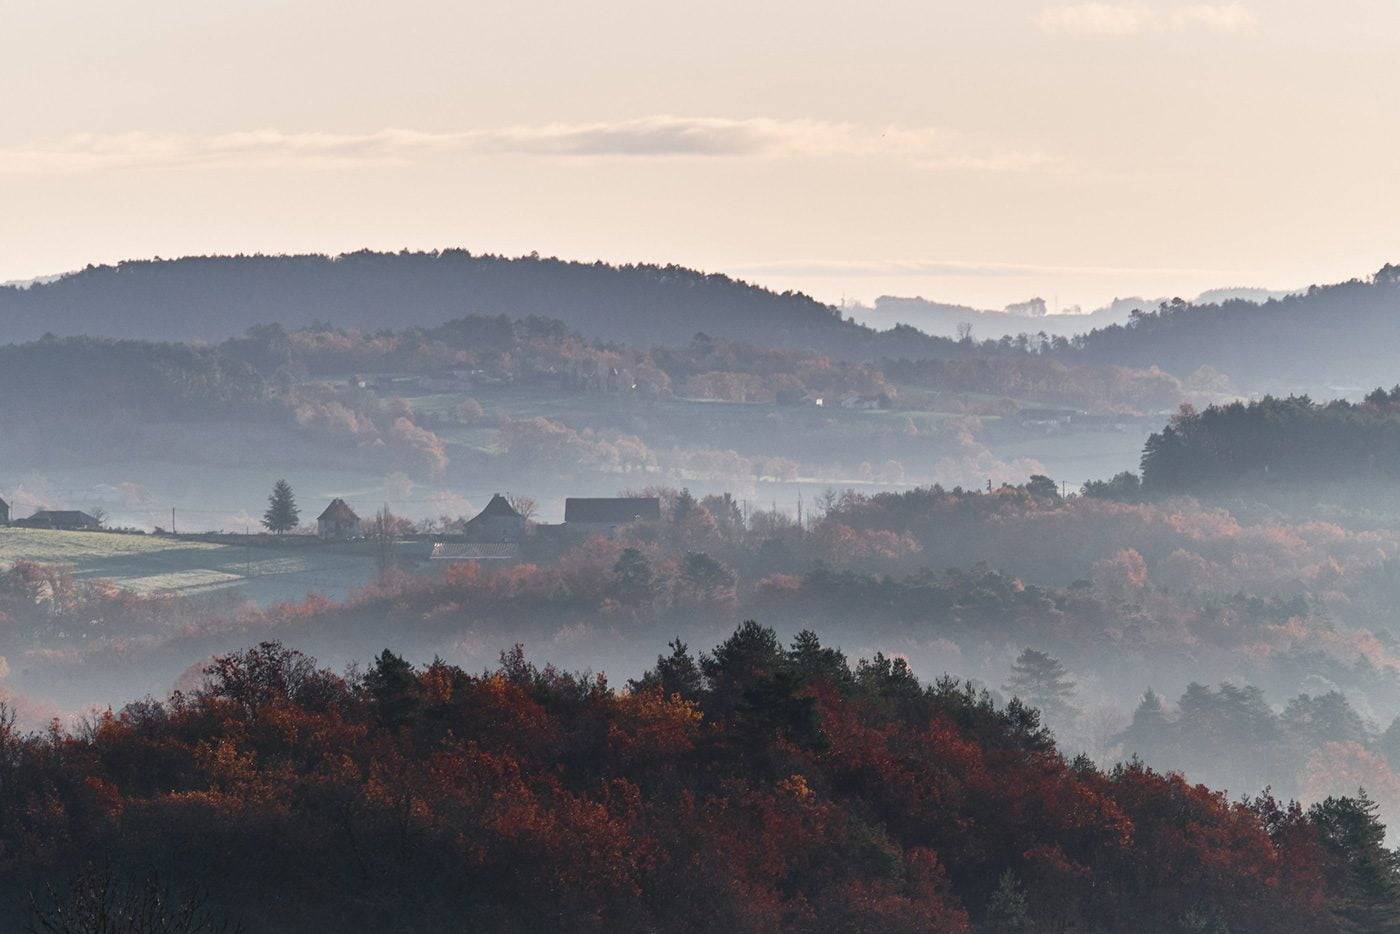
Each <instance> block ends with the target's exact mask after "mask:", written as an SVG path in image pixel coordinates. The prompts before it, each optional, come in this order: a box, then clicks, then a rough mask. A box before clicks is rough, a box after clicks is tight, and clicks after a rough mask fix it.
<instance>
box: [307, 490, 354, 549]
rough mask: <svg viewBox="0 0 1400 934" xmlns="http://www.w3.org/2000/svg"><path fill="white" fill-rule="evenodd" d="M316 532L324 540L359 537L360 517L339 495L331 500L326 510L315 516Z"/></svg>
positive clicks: (341, 540) (343, 539)
mask: <svg viewBox="0 0 1400 934" xmlns="http://www.w3.org/2000/svg"><path fill="white" fill-rule="evenodd" d="M316 534H317V535H318V536H320V537H321V538H323V539H325V540H326V541H335V542H343V541H348V540H349V539H352V538H359V537H360V517H359V516H357V515H355V510H353V509H351V508H350V504H349V503H347V502H346V501H345V500H343V499H341V498H340V497H336V498H335V499H333V500H331V504H330V505H329V506H327V507H326V511H325V512H323V513H321V514H320V515H319V516H317V517H316Z"/></svg>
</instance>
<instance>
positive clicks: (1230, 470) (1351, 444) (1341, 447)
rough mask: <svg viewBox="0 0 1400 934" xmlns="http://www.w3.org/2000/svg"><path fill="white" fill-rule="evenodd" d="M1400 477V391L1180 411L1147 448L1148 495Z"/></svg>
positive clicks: (1145, 480) (1145, 479)
mask: <svg viewBox="0 0 1400 934" xmlns="http://www.w3.org/2000/svg"><path fill="white" fill-rule="evenodd" d="M1397 473H1400V386H1397V387H1395V388H1394V389H1391V390H1389V391H1387V390H1385V389H1377V390H1375V391H1373V392H1371V393H1370V394H1369V395H1367V396H1366V398H1365V399H1364V400H1363V401H1361V402H1348V401H1346V400H1340V399H1339V400H1334V401H1332V402H1326V403H1318V402H1314V401H1312V400H1311V399H1309V398H1308V397H1306V396H1289V397H1287V398H1276V397H1273V396H1266V397H1264V398H1263V399H1258V400H1255V401H1252V402H1248V403H1245V402H1233V403H1230V404H1229V405H1212V406H1209V407H1208V408H1206V409H1204V410H1202V411H1199V412H1197V411H1196V410H1194V409H1191V408H1189V407H1187V408H1184V409H1182V410H1181V411H1180V412H1178V413H1177V414H1176V415H1175V416H1174V417H1173V418H1172V420H1171V423H1170V424H1168V425H1166V426H1165V427H1164V428H1163V429H1162V430H1161V431H1160V432H1157V433H1156V434H1153V435H1152V436H1151V437H1150V438H1149V439H1148V441H1147V445H1146V447H1145V448H1144V449H1143V455H1142V484H1143V489H1144V490H1146V491H1148V492H1173V491H1180V490H1210V489H1221V488H1229V487H1240V486H1243V485H1247V484H1256V483H1260V482H1283V481H1308V482H1324V481H1356V480H1375V479H1393V478H1394V477H1395V476H1396V475H1397Z"/></svg>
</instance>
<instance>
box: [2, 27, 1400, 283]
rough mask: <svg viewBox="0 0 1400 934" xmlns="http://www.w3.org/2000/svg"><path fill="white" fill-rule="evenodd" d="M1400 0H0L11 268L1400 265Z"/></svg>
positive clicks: (1208, 277)
mask: <svg viewBox="0 0 1400 934" xmlns="http://www.w3.org/2000/svg"><path fill="white" fill-rule="evenodd" d="M1397 61H1400V4H1397V3H1395V2H1394V0H1366V2H1358V0H1333V2H1327V3H1323V2H1300V0H1253V2H1241V3H1219V4H1212V3H1181V2H1167V0H1156V2H1143V3H1112V2H1108V3H1054V2H1051V3H1039V2H1023V0H997V2H994V3H974V2H968V0H961V2H956V3H954V2H944V0H925V2H918V3H915V2H871V3H864V4H857V3H851V2H848V0H847V2H839V3H837V2H829V0H803V2H801V3H798V2H785V0H784V2H772V0H769V2H763V3H754V2H752V0H748V2H743V3H739V2H729V0H713V2H710V3H708V4H702V5H696V4H680V3H666V2H660V3H658V2H656V0H650V2H622V0H592V2H588V3H578V2H553V3H539V2H530V0H510V2H448V0H396V2H394V3H386V2H383V0H374V2H367V0H338V2H329V0H319V2H307V0H302V2H294V0H286V2H272V0H238V2H231V3H226V2H221V3H212V2H191V0H181V2H178V3H177V2H141V0H126V2H123V3H95V2H88V3H81V2H80V3H53V2H42V0H0V102H3V105H4V116H5V119H4V120H3V122H0V280H3V279H11V278H22V277H29V276H34V275H39V274H45V273H51V272H57V271H62V270H67V269H71V268H75V267H78V266H81V265H83V264H85V263H87V262H96V261H110V260H116V259H120V258H125V257H144V256H152V255H162V256H175V255H180V254H184V253H191V252H233V251H265V252H276V251H312V250H315V251H340V250H348V249H355V248H359V247H364V246H369V247H374V248H383V249H397V248H400V247H405V246H407V247H414V248H426V247H437V246H464V247H467V248H469V249H472V250H476V251H492V252H504V253H524V252H529V251H531V250H537V251H539V252H540V253H543V254H553V255H559V256H565V257H571V258H589V259H591V258H599V257H600V258H604V259H609V260H621V261H625V260H634V259H636V260H655V261H674V262H679V263H684V264H687V265H694V266H699V267H701V268H704V269H709V270H719V271H726V272H733V273H737V274H740V275H742V276H744V277H746V278H749V279H752V280H755V281H758V282H762V283H764V284H768V285H772V286H775V287H779V288H801V289H804V290H806V291H809V292H812V293H813V294H816V295H818V296H819V297H821V298H824V299H829V300H836V299H839V298H840V297H841V296H842V295H848V296H851V297H855V298H861V299H870V298H873V297H874V296H875V295H878V294H881V293H885V292H888V293H894V294H923V295H926V296H928V297H937V298H940V299H944V300H956V301H966V302H972V303H977V304H995V305H1001V304H1005V303H1007V302H1010V301H1013V300H1020V299H1024V298H1026V297H1028V296H1030V295H1032V294H1035V293H1040V294H1043V295H1044V296H1045V297H1046V298H1047V299H1048V300H1052V301H1053V300H1055V299H1056V298H1058V300H1059V302H1060V304H1061V305H1068V304H1071V303H1081V304H1084V305H1086V306H1087V305H1090V304H1093V303H1097V302H1100V301H1103V300H1105V299H1107V298H1109V297H1111V296H1113V295H1115V294H1120V295H1123V294H1130V293H1142V294H1155V293H1172V294H1192V293H1194V292H1196V291H1199V290H1201V289H1203V288H1206V287H1210V286H1226V285H1256V284H1257V285H1269V286H1274V287H1291V286H1295V285H1300V284H1305V283H1309V282H1314V281H1328V280H1336V279H1344V278H1349V277H1351V276H1354V275H1364V274H1367V273H1369V272H1371V271H1373V270H1374V269H1376V268H1377V267H1379V266H1380V265H1381V264H1382V263H1384V262H1385V261H1387V260H1400V211H1397V210H1396V206H1397V205H1400V168H1397V166H1400V158H1397V156H1400V69H1397V68H1396V65H1395V63H1396V62H1397Z"/></svg>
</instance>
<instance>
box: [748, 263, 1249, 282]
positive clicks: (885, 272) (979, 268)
mask: <svg viewBox="0 0 1400 934" xmlns="http://www.w3.org/2000/svg"><path fill="white" fill-rule="evenodd" d="M726 269H727V271H729V272H733V273H735V274H736V275H776V276H811V277H815V276H835V277H840V278H859V277H865V276H869V277H872V278H898V277H903V276H909V277H927V276H939V277H958V276H961V277H968V278H1002V277H1007V278H1015V277H1022V276H1046V275H1079V276H1096V277H1114V276H1127V277H1140V276H1146V275H1173V276H1184V275H1226V274H1231V273H1230V272H1229V271H1228V270H1220V269H1174V268H1161V267H1154V268H1145V267H1128V266H1043V265H1031V264H1025V263H997V262H964V261H960V260H935V259H881V260H784V261H776V262H767V263H750V264H746V265H739V266H732V267H726Z"/></svg>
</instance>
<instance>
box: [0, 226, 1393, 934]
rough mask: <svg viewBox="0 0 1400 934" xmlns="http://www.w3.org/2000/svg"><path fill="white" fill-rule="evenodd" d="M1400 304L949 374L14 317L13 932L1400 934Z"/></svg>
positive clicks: (595, 314)
mask: <svg viewBox="0 0 1400 934" xmlns="http://www.w3.org/2000/svg"><path fill="white" fill-rule="evenodd" d="M233 283H237V286H234V285H233ZM250 296H260V298H257V299H254V298H252V297H250ZM1397 303H1400V277H1398V276H1397V275H1396V274H1395V272H1394V270H1393V269H1392V268H1391V267H1386V268H1385V269H1382V270H1381V271H1380V272H1378V273H1376V274H1375V275H1374V276H1370V277H1367V278H1366V279H1364V280H1356V281H1352V282H1348V283H1343V284H1341V285H1336V286H1319V287H1314V288H1311V289H1307V290H1303V291H1299V292H1294V293H1277V294H1255V295H1249V296H1246V297H1240V296H1238V295H1233V294H1230V295H1227V294H1223V293H1222V295H1221V296H1219V300H1218V301H1211V300H1207V299H1202V300H1200V301H1198V302H1194V303H1189V302H1181V301H1177V302H1162V303H1160V304H1159V305H1158V306H1157V307H1155V308H1144V309H1136V310H1133V311H1132V312H1131V313H1130V314H1125V315H1120V316H1119V317H1120V319H1121V320H1116V321H1111V322H1107V323H1105V322H1104V321H1101V320H1099V319H1100V316H1099V315H1097V314H1096V315H1095V316H1094V318H1095V323H1096V325H1098V326H1096V327H1092V328H1089V329H1088V330H1081V331H1076V332H1074V333H1072V334H1066V333H1065V332H1064V328H1067V327H1069V325H1068V324H1064V323H1063V322H1057V323H1056V326H1055V327H1050V326H1049V324H1047V327H1048V328H1049V330H1041V331H1040V332H1039V333H1036V332H1033V331H1032V330H1031V329H1032V328H1034V327H1035V324H1036V322H1037V320H1039V319H1038V318H1036V317H1033V316H1026V315H1024V314H1023V315H1022V318H1021V319H1020V320H1021V321H1022V322H1023V323H1024V324H1025V327H1026V330H1024V331H1021V332H1017V333H1016V334H1015V335H1011V334H1009V333H1008V334H1005V335H1001V336H996V337H990V336H989V337H986V338H980V337H979V336H978V335H977V333H976V328H977V327H978V326H983V325H985V323H986V320H987V319H986V318H985V315H986V314H990V313H982V312H976V311H975V310H973V309H966V313H967V314H968V315H972V317H966V318H965V319H959V320H958V321H957V322H954V323H957V324H959V325H960V326H959V327H957V328H956V331H955V333H953V334H952V335H951V336H949V335H948V334H946V333H942V334H941V336H940V334H939V333H928V332H924V331H921V330H918V329H916V328H915V327H913V326H911V325H909V324H905V323H893V324H891V323H889V322H884V324H885V325H887V326H885V327H884V329H883V330H881V329H879V327H878V325H880V324H881V322H875V324H876V325H877V326H871V325H869V324H863V323H859V322H857V321H856V320H853V319H851V318H847V317H845V316H844V315H843V313H842V311H841V310H839V309H835V308H831V307H828V306H825V305H822V304H820V303H818V302H815V301H813V300H811V299H808V298H806V297H805V296H800V295H795V294H792V293H788V294H778V293H774V292H770V291H767V290H764V289H762V288H759V287H756V286H751V285H748V284H746V283H743V282H740V281H737V280H732V279H728V278H726V277H722V276H708V275H702V274H700V273H697V272H693V271H690V270H686V269H681V268H679V267H653V266H626V267H615V266H607V265H603V264H593V265H588V264H572V263H564V262H561V261H557V260H551V259H540V258H538V257H534V256H531V257H524V258H520V259H513V260H512V259H506V258H503V257H496V256H485V257H482V256H474V255H473V254H470V253H467V252H465V251H446V252H443V253H427V254H424V253H401V254H369V253H360V254H353V255H349V256H342V257H202V258H187V259H181V260H168V261H153V262H144V261H143V262H137V263H130V264H120V265H117V266H112V267H108V266H103V267H88V268H87V269H85V270H82V271H79V272H75V273H72V274H70V275H67V276H63V277H58V278H55V279H53V280H51V281H46V282H40V283H32V284H25V285H22V286H10V287H4V288H0V320H4V321H6V322H7V323H8V324H9V325H10V327H9V330H10V331H11V332H12V333H14V334H16V335H20V337H21V339H18V340H15V341H14V342H12V343H10V344H8V345H6V346H3V347H0V398H4V399H5V400H6V403H7V404H6V405H5V406H3V407H2V408H0V863H3V865H4V867H5V873H4V879H5V880H6V881H4V882H3V883H0V895H3V896H4V898H3V905H0V919H3V920H4V923H5V924H6V925H11V926H22V925H24V924H26V923H27V924H29V925H31V929H33V930H45V931H88V930H94V931H95V930H104V931H106V930H113V931H115V930H121V931H127V930H131V931H135V930H142V931H165V930H170V931H189V932H194V931H229V930H259V931H261V930H269V931H283V930H285V931H311V930H351V929H354V930H359V929H364V930H404V931H408V930H479V929H489V930H520V931H526V930H543V929H558V930H585V929H595V928H609V929H623V930H718V929H721V928H724V929H729V930H755V931H757V930H776V929H783V930H812V931H816V930H851V931H876V930H878V931H886V930H890V931H893V930H909V931H916V930H917V931H964V930H985V931H1033V930H1034V931H1040V930H1054V931H1081V930H1082V931H1119V930H1160V931H1278V930H1299V931H1301V930H1317V931H1332V930H1356V931H1371V930H1386V929H1388V928H1387V927H1386V926H1385V925H1387V924H1390V923H1392V921H1393V919H1395V918H1396V917H1400V857H1397V856H1396V855H1395V851H1394V850H1392V849H1389V847H1392V846H1393V845H1394V844H1395V840H1394V836H1393V834H1389V835H1388V834H1387V830H1386V828H1387V827H1393V826H1396V825H1397V824H1400V627H1397V623H1396V615H1395V607H1396V606H1397V604H1400V486H1397V481H1400V387H1396V388H1394V389H1392V388H1388V387H1389V386H1392V385H1394V384H1395V382H1396V381H1397V380H1400V376H1397V375H1396V373H1395V371H1394V369H1393V360H1394V354H1393V350H1394V348H1395V347H1396V346H1397V342H1396V337H1397V335H1396V333H1395V330H1394V329H1395V324H1394V323H1393V322H1394V321H1395V320H1397V319H1396V318H1395V315H1394V313H1393V310H1394V309H1395V308H1396V307H1397ZM176 307H178V308H179V312H178V315H177V314H176V312H175V311H174V309H175V308H176ZM880 307H884V308H887V309H889V308H904V307H906V306H905V305H899V304H898V303H894V302H887V303H883V304H882V305H881V306H880ZM949 308H951V309H953V310H952V311H949V310H948V309H949ZM1040 310H1041V311H1043V303H1042V305H1041V307H1040ZM963 313H964V312H960V311H958V310H957V308H956V307H954V306H947V307H944V308H942V310H941V311H940V314H944V315H949V314H952V315H958V314H963ZM1107 313H1108V312H1105V314H1107ZM1114 313H1115V314H1116V313H1117V312H1114ZM172 316H175V317H172ZM977 316H982V317H977ZM1042 317H1052V316H1048V315H1043V316H1042ZM1061 317H1064V316H1061ZM1322 318H1326V319H1327V320H1328V322H1329V323H1328V330H1327V334H1326V338H1327V339H1326V341H1325V342H1318V341H1316V340H1314V338H1315V337H1316V335H1315V334H1314V335H1311V336H1308V337H1300V336H1299V333H1298V330H1297V329H1296V328H1294V327H1292V323H1294V322H1297V321H1300V320H1305V319H1307V320H1312V319H1322ZM176 322H178V323H176ZM1003 323H1004V322H1003ZM961 325H966V326H961ZM1060 325H1063V327H1060ZM1057 328H1058V330H1057ZM931 330H932V331H934V332H938V331H939V329H938V328H933V329H931ZM946 330H947V329H946V327H945V328H943V331H946ZM1246 333H1247V334H1249V335H1250V337H1249V339H1248V340H1247V341H1246V340H1244V339H1243V337H1241V336H1239V335H1243V334H1246ZM1304 341H1307V342H1309V344H1308V347H1309V349H1308V350H1307V351H1306V352H1304V351H1303V350H1302V349H1301V347H1302V342H1304ZM1246 350H1247V354H1245V351H1246ZM1241 354H1245V355H1244V356H1241ZM1275 361H1286V364H1278V365H1275ZM93 854H100V858H94V855H93ZM313 855H314V858H311V857H312V856H313ZM102 917H110V918H118V919H127V920H126V921H122V922H121V923H128V922H129V924H128V926H127V927H120V926H117V927H108V928H102V927H93V926H92V924H93V923H95V922H93V921H92V919H94V918H102ZM132 919H135V920H132ZM141 919H144V920H141ZM1387 919H1391V920H1387ZM114 923H115V922H114ZM141 924H145V925H146V926H145V927H142V926H140V925H141ZM65 925H66V926H65ZM84 925H87V926H84ZM7 929H8V927H7ZM16 929H18V928H16Z"/></svg>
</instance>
